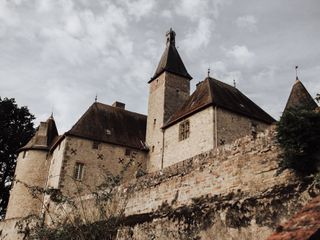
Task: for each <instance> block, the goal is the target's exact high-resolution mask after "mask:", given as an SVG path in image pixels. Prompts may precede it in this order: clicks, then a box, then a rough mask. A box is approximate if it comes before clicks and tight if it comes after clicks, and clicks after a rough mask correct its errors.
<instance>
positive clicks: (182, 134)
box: [179, 120, 190, 141]
mask: <svg viewBox="0 0 320 240" xmlns="http://www.w3.org/2000/svg"><path fill="white" fill-rule="evenodd" d="M189 135H190V122H189V120H185V121H183V122H182V123H180V125H179V141H182V140H185V139H187V138H188V137H189Z"/></svg>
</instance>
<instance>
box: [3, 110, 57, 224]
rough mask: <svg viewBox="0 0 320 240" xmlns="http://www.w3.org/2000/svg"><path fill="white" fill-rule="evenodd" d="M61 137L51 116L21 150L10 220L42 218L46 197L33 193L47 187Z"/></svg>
mask: <svg viewBox="0 0 320 240" xmlns="http://www.w3.org/2000/svg"><path fill="white" fill-rule="evenodd" d="M57 137H58V131H57V128H56V124H55V121H54V119H53V117H52V116H51V117H50V118H49V119H48V120H47V121H46V122H41V123H40V125H39V127H38V128H37V130H36V133H35V135H34V136H33V137H32V138H31V140H30V141H29V142H28V143H27V145H26V146H24V147H22V148H21V149H19V152H18V158H17V166H16V170H15V181H14V182H13V187H12V189H11V191H10V199H9V203H8V207H7V212H6V219H12V218H23V217H27V216H31V215H36V216H39V215H40V214H41V210H42V206H43V197H44V196H43V194H41V193H39V192H38V193H37V192H35V191H32V190H33V189H35V188H37V187H39V188H45V186H46V182H47V177H48V170H49V167H50V158H49V155H48V154H49V150H50V147H51V146H52V144H53V143H54V141H55V140H56V138H57Z"/></svg>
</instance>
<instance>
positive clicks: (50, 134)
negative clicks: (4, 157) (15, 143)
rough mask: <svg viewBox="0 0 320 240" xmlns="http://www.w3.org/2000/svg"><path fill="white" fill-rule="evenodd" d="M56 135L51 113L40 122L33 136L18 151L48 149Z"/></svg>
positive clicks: (56, 131)
mask: <svg viewBox="0 0 320 240" xmlns="http://www.w3.org/2000/svg"><path fill="white" fill-rule="evenodd" d="M56 137H58V130H57V127H56V123H55V121H54V119H53V115H52V114H51V116H50V117H49V118H48V120H47V121H45V122H40V125H39V127H38V128H37V129H36V132H35V134H34V136H33V137H32V138H31V139H30V141H29V142H28V143H27V144H26V145H25V146H24V147H22V148H20V149H19V150H18V151H19V152H20V151H23V150H29V149H36V150H49V148H50V147H51V145H52V143H53V142H54V140H55V139H56Z"/></svg>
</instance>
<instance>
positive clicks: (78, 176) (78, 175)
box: [73, 162, 84, 181]
mask: <svg viewBox="0 0 320 240" xmlns="http://www.w3.org/2000/svg"><path fill="white" fill-rule="evenodd" d="M73 177H74V179H75V180H78V181H81V180H82V179H83V177H84V164H83V163H80V162H77V163H76V165H75V166H74V176H73Z"/></svg>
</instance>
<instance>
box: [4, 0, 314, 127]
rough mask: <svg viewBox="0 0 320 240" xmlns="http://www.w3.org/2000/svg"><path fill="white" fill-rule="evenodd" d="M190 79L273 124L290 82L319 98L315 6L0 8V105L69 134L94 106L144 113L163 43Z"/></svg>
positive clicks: (14, 3)
mask: <svg viewBox="0 0 320 240" xmlns="http://www.w3.org/2000/svg"><path fill="white" fill-rule="evenodd" d="M170 27H172V28H173V29H174V30H175V31H176V34H177V36H176V45H177V46H178V50H179V52H180V55H181V57H182V59H183V61H184V63H185V65H186V67H187V69H188V71H189V73H190V74H191V75H192V76H193V80H192V86H193V87H192V89H194V86H195V84H196V83H197V82H199V81H201V80H203V79H204V78H205V76H206V74H207V69H208V67H210V68H211V76H213V77H215V78H218V79H220V80H222V81H224V82H227V83H230V84H232V82H233V79H235V80H236V82H237V87H238V88H239V89H240V90H241V91H243V92H244V93H245V94H246V95H247V96H249V97H250V98H251V99H252V100H253V101H255V102H256V103H257V104H258V105H260V106H261V107H262V108H263V109H264V110H266V111H267V112H268V113H270V114H271V115H272V116H273V117H275V118H278V117H279V115H280V114H281V112H282V110H283V108H284V105H285V103H286V100H287V98H288V95H289V92H290V89H291V86H292V84H293V83H294V80H295V70H294V66H295V65H299V77H300V79H301V80H302V82H303V83H304V85H305V86H306V87H307V89H308V90H309V91H310V93H311V95H312V96H315V94H316V92H320V81H319V76H320V1H319V0H268V1H262V0H241V1H236V0H198V1H197V0H167V1H156V0H117V1H115V0H114V1H111V0H95V1H92V0H0V53H1V55H0V56H1V57H0V96H1V97H2V98H3V97H9V98H15V99H16V101H17V103H18V104H19V105H20V106H22V105H23V106H28V107H29V109H30V111H31V112H32V113H34V114H35V116H36V117H37V121H36V123H38V122H39V121H43V120H46V119H47V118H48V116H49V115H50V114H51V112H52V111H53V112H54V116H55V119H56V121H57V124H58V129H59V132H60V133H62V132H64V131H67V130H68V129H69V128H70V127H71V126H72V125H73V124H74V123H75V122H76V121H77V119H78V118H79V117H80V116H81V115H82V114H83V113H84V111H85V110H86V109H87V108H88V107H89V106H90V105H91V104H92V103H93V102H94V98H95V95H96V94H97V95H98V101H99V102H103V103H107V104H112V102H114V101H115V100H118V101H121V102H124V103H126V108H127V109H128V110H131V111H136V112H140V113H144V114H146V113H147V98H148V84H147V82H148V80H149V79H150V77H151V76H152V75H153V73H154V71H155V68H156V66H157V64H158V61H159V59H160V57H161V54H162V52H163V50H164V47H165V36H164V35H165V33H166V31H167V30H168V29H169V28H170Z"/></svg>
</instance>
